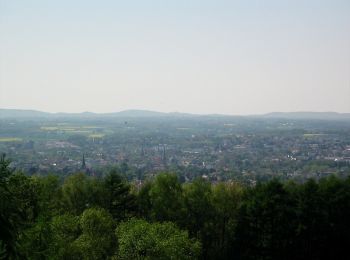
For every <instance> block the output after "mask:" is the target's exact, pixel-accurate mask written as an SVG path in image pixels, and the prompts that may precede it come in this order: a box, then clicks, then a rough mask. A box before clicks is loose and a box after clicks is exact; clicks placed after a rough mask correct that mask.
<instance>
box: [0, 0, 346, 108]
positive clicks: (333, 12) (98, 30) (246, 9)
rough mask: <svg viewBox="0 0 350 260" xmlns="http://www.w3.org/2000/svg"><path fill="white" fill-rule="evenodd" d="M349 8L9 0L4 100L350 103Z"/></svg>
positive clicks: (2, 18) (0, 25)
mask: <svg viewBox="0 0 350 260" xmlns="http://www.w3.org/2000/svg"><path fill="white" fill-rule="evenodd" d="M349 13H350V2H349V1H343V0H335V1H316V0H310V1H300V0H298V1H274V0H270V1H98V2H96V1H82V0H78V1H25V2H22V1H5V0H2V1H0V35H1V39H2V40H1V41H0V57H1V59H0V107H2V108H21V109H36V110H42V111H49V112H82V111H92V112H116V111H121V110H126V109H147V110H155V111H161V112H174V111H179V112H188V113H199V114H213V113H219V114H231V115H232V114H263V113H267V112H272V111H335V112H350V103H349V98H350V33H349V32H350V16H349ZM19 93H20V94H19Z"/></svg>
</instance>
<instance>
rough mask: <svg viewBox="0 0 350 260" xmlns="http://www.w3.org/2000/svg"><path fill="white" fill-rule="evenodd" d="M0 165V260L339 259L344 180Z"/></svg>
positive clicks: (343, 241) (348, 204)
mask: <svg viewBox="0 0 350 260" xmlns="http://www.w3.org/2000/svg"><path fill="white" fill-rule="evenodd" d="M8 165H9V161H8V160H6V158H5V157H4V156H3V157H1V160H0V199H1V200H0V202H1V204H0V259H346V258H344V257H345V256H347V254H348V252H347V245H348V241H350V224H349V222H348V221H349V219H350V179H349V178H348V179H339V178H336V177H330V178H326V179H322V180H320V181H319V182H316V181H313V180H309V181H307V182H305V183H303V184H297V183H294V182H284V183H282V182H280V181H278V180H272V181H269V182H265V183H258V184H257V185H256V186H254V187H248V186H244V185H241V184H239V183H236V182H222V183H216V184H211V183H210V182H208V181H206V180H205V179H202V178H198V179H195V180H194V181H193V182H191V183H186V184H180V182H179V180H178V178H177V176H176V175H175V174H167V173H163V174H159V175H157V176H156V177H155V178H154V179H150V180H148V181H147V182H146V183H144V184H143V185H142V186H141V187H138V186H135V185H132V184H130V183H128V182H127V181H126V180H125V179H124V178H123V177H122V176H121V175H120V174H119V173H118V172H116V171H111V172H110V173H109V174H108V175H106V176H105V177H103V178H93V177H88V176H86V175H85V174H83V173H77V174H74V175H71V176H69V177H67V178H66V179H65V180H64V181H63V182H62V181H61V180H59V178H58V177H56V176H53V175H50V176H47V177H37V176H30V177H29V176H26V175H24V174H22V173H20V172H13V171H11V170H10V169H9V167H8Z"/></svg>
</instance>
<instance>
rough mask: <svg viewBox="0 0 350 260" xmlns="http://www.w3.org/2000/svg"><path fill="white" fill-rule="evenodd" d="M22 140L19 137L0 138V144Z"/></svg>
mask: <svg viewBox="0 0 350 260" xmlns="http://www.w3.org/2000/svg"><path fill="white" fill-rule="evenodd" d="M21 141H22V138H18V137H0V142H21Z"/></svg>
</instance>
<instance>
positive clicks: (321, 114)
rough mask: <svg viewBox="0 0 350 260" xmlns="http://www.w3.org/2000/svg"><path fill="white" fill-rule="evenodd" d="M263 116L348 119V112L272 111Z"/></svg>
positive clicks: (349, 115)
mask: <svg viewBox="0 0 350 260" xmlns="http://www.w3.org/2000/svg"><path fill="white" fill-rule="evenodd" d="M261 117H264V118H285V119H314V120H350V113H337V112H273V113H269V114H265V115H262V116H261Z"/></svg>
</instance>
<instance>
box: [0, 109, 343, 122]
mask: <svg viewBox="0 0 350 260" xmlns="http://www.w3.org/2000/svg"><path fill="white" fill-rule="evenodd" d="M63 117H67V118H68V117H69V118H72V117H73V118H130V117H134V118H147V117H149V118H151V117H153V118H154V117H211V118H212V117H230V118H232V117H237V116H229V115H220V114H215V115H214V114H213V115H194V114H186V113H178V112H172V113H163V112H156V111H149V110H136V109H132V110H124V111H120V112H115V113H92V112H83V113H48V112H41V111H37V110H21V109H0V119H1V118H22V119H33V118H63ZM240 117H241V118H242V117H247V118H266V119H269V118H275V119H278V118H280V119H291V120H307V119H312V120H350V113H336V112H273V113H268V114H264V115H255V116H240Z"/></svg>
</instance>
